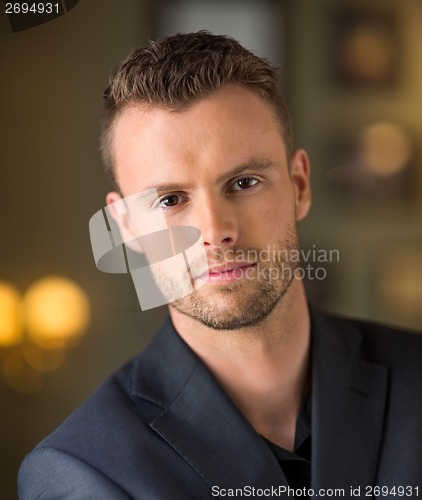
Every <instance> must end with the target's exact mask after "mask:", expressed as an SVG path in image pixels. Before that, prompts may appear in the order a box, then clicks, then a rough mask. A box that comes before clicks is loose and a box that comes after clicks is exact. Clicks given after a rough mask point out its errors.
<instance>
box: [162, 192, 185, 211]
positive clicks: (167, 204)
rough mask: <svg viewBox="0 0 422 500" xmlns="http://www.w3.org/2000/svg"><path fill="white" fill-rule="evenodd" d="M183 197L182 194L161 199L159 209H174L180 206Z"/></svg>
mask: <svg viewBox="0 0 422 500" xmlns="http://www.w3.org/2000/svg"><path fill="white" fill-rule="evenodd" d="M181 201H183V200H182V196H181V195H180V194H169V195H168V196H164V197H163V198H161V199H160V202H159V205H158V206H159V207H161V208H172V207H175V206H177V205H179V204H180V202H181Z"/></svg>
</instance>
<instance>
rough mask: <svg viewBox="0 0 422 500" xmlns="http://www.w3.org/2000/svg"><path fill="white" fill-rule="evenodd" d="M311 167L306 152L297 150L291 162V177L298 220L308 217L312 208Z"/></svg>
mask: <svg viewBox="0 0 422 500" xmlns="http://www.w3.org/2000/svg"><path fill="white" fill-rule="evenodd" d="M310 173H311V165H310V162H309V158H308V155H307V153H306V151H305V150H303V149H297V150H296V151H294V152H293V154H292V157H291V160H290V177H291V179H292V184H293V189H294V193H295V206H296V220H297V221H300V220H302V219H304V218H305V217H306V215H307V214H308V212H309V208H310V206H311V184H310Z"/></svg>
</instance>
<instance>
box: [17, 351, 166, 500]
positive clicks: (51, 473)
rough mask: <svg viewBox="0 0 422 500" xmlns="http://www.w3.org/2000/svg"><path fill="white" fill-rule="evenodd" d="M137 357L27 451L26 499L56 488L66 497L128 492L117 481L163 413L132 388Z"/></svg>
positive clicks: (23, 470)
mask: <svg viewBox="0 0 422 500" xmlns="http://www.w3.org/2000/svg"><path fill="white" fill-rule="evenodd" d="M136 360H137V359H136V358H135V360H133V361H131V362H129V363H128V364H126V365H125V366H124V367H122V368H121V369H119V370H118V371H116V372H115V373H114V374H113V375H111V376H110V377H109V378H108V379H107V380H106V381H105V382H104V383H103V384H102V385H101V386H100V387H99V388H98V389H97V390H96V391H95V392H94V393H93V394H92V395H91V396H90V397H89V398H88V399H87V400H86V401H85V402H84V403H83V404H82V405H81V406H80V407H79V408H77V409H76V410H75V411H74V412H73V413H72V414H71V415H70V416H69V417H68V418H67V419H66V420H65V421H64V422H63V423H62V424H61V425H60V426H59V427H58V428H57V429H56V430H55V431H54V432H53V433H52V434H50V435H49V436H47V437H46V438H45V439H44V440H43V441H41V442H40V443H39V444H38V445H37V446H36V447H35V448H34V450H32V451H31V452H30V453H29V454H28V455H27V456H26V457H25V459H24V461H23V462H22V464H21V467H20V470H19V477H18V484H19V492H20V498H21V499H27V498H28V499H30V498H38V496H37V495H40V496H39V498H56V497H55V493H54V491H56V489H57V492H60V495H57V498H59V497H60V498H62V496H61V495H63V493H64V492H66V495H65V498H74V497H73V496H72V495H73V494H75V498H82V497H83V498H104V499H108V498H128V497H127V496H126V495H125V494H124V493H123V490H121V489H120V488H119V487H118V486H117V484H119V483H120V479H121V478H124V477H125V469H127V467H126V463H127V462H126V460H130V457H131V453H132V452H133V450H134V448H136V447H138V449H139V447H140V446H142V443H143V442H145V441H147V440H148V434H149V433H150V428H149V422H150V421H151V419H153V418H154V417H155V416H156V415H157V414H158V413H159V410H157V405H154V404H152V403H149V402H148V401H145V400H143V399H142V398H136V397H135V396H134V395H133V394H132V392H131V384H132V372H133V370H134V367H135V366H136ZM161 411H162V410H161ZM111 456H113V460H112V461H111V460H110V457H111ZM111 462H113V466H112V467H111ZM84 488H87V490H86V492H87V494H86V496H85V497H84V496H83V495H82V497H81V496H80V495H81V491H85V490H84ZM37 492H38V493H37ZM43 495H47V496H43ZM77 495H79V496H77ZM119 495H120V496H119Z"/></svg>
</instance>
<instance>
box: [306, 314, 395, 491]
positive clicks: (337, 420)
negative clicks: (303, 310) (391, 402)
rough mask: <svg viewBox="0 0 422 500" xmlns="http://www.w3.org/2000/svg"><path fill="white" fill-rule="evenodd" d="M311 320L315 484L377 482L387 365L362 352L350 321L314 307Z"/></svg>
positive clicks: (347, 486) (332, 486)
mask: <svg viewBox="0 0 422 500" xmlns="http://www.w3.org/2000/svg"><path fill="white" fill-rule="evenodd" d="M312 320H313V321H312V325H313V326H312V331H313V337H312V342H313V346H312V358H313V361H312V365H313V370H312V372H313V375H312V376H313V387H312V468H313V473H312V478H313V479H312V487H313V488H315V489H316V488H344V487H346V488H349V487H350V486H359V485H361V486H362V487H365V486H370V485H373V484H374V481H375V474H376V468H377V462H378V455H379V447H380V443H381V435H382V428H383V421H384V408H385V401H386V390H387V376H388V372H387V368H386V367H385V366H383V365H378V364H374V363H369V362H366V361H364V360H363V359H362V358H361V356H362V355H361V353H360V348H361V341H362V335H361V333H360V332H359V331H358V330H357V329H356V327H354V326H352V324H350V323H347V322H345V321H340V320H335V319H329V318H327V317H324V316H323V315H321V314H319V313H316V312H315V311H312ZM347 491H348V490H347Z"/></svg>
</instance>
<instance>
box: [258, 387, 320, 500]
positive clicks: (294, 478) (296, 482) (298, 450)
mask: <svg viewBox="0 0 422 500" xmlns="http://www.w3.org/2000/svg"><path fill="white" fill-rule="evenodd" d="M264 440H265V442H266V443H267V444H268V446H269V447H270V449H271V451H272V452H273V453H274V455H275V457H276V458H277V460H278V462H279V464H280V467H281V470H282V471H283V473H284V475H285V476H286V479H287V483H288V485H289V486H290V487H291V488H294V489H303V488H304V487H305V488H306V489H309V488H310V487H311V396H310V395H308V397H307V398H306V399H305V400H304V402H303V404H302V408H301V410H300V412H299V415H298V416H297V419H296V432H295V441H294V448H293V451H288V450H285V449H284V448H282V447H281V446H278V445H276V444H274V443H272V442H271V441H269V440H268V439H265V438H264ZM302 498H307V497H306V496H302Z"/></svg>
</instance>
